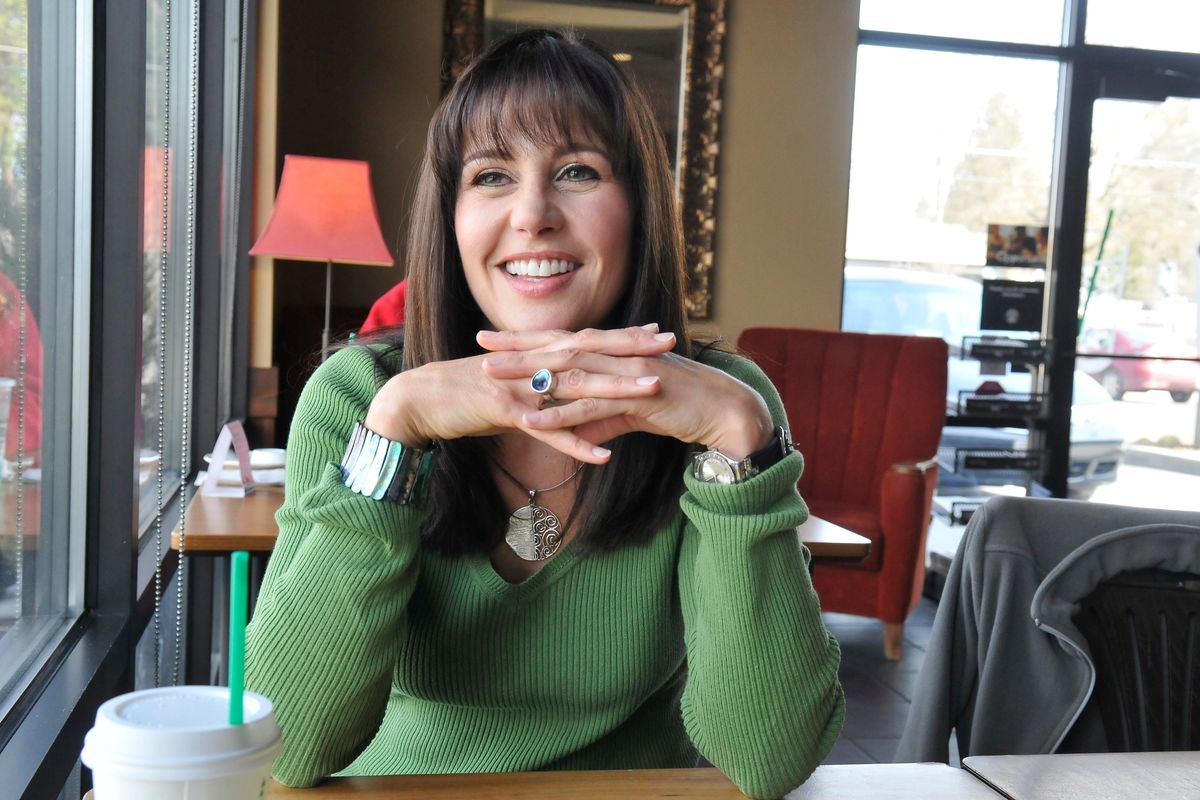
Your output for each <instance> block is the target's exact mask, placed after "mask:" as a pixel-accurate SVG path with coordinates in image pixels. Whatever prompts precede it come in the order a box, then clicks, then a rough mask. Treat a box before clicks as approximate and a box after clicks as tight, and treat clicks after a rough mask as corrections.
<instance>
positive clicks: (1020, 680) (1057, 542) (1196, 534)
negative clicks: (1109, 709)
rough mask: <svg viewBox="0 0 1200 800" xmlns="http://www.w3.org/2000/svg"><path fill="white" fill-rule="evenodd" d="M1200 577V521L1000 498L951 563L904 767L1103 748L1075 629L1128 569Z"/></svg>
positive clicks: (977, 520)
mask: <svg viewBox="0 0 1200 800" xmlns="http://www.w3.org/2000/svg"><path fill="white" fill-rule="evenodd" d="M1150 567H1158V568H1161V569H1167V570H1172V571H1176V572H1192V573H1200V514H1198V513H1191V512H1182V511H1161V510H1153V509H1137V508H1127V507H1124V506H1110V505H1102V504H1099V503H1083V502H1076V501H1070V500H1045V499H1031V498H1009V497H998V498H994V499H992V500H990V501H988V503H987V504H986V505H984V506H983V508H981V509H979V510H978V511H976V512H975V515H974V516H973V517H972V518H971V522H970V524H969V525H968V526H967V530H966V532H965V534H964V536H963V540H962V542H961V544H960V545H959V549H958V553H957V554H956V555H955V556H954V561H953V562H952V564H951V565H950V574H949V575H948V576H947V579H946V586H945V589H944V590H943V593H942V599H941V602H940V604H939V606H938V611H937V616H936V618H935V620H934V623H933V632H932V635H931V637H930V640H929V645H928V648H927V649H926V656H925V662H924V664H923V665H922V667H921V673H920V676H919V679H918V681H917V688H916V692H915V694H914V697H913V703H912V707H911V708H910V709H909V715H908V721H907V723H906V724H905V727H904V734H903V736H902V738H901V739H900V744H899V747H898V748H897V751H896V757H895V760H896V761H898V762H901V761H943V762H944V761H947V759H948V755H949V754H948V745H949V739H950V732H951V730H954V731H955V733H956V735H957V737H958V748H959V754H960V755H961V756H968V755H997V754H1030V753H1052V752H1103V751H1105V750H1107V746H1106V745H1105V739H1104V731H1103V727H1102V725H1101V722H1100V717H1099V713H1098V711H1097V710H1096V708H1095V704H1092V705H1090V706H1089V705H1088V702H1087V701H1088V699H1089V698H1090V697H1091V694H1092V688H1093V686H1094V685H1095V667H1094V666H1093V663H1092V658H1091V654H1090V653H1089V651H1088V646H1087V643H1086V641H1085V640H1084V638H1083V635H1082V634H1081V633H1080V632H1079V630H1078V629H1077V628H1076V627H1075V625H1074V624H1073V623H1072V622H1071V616H1072V615H1073V614H1074V612H1075V611H1076V609H1077V608H1078V603H1079V601H1080V600H1082V599H1083V598H1084V597H1086V596H1087V595H1088V594H1089V593H1090V592H1091V591H1092V589H1093V588H1095V586H1096V584H1097V583H1099V582H1100V581H1102V580H1104V579H1106V578H1109V577H1111V576H1113V575H1116V574H1117V573H1120V572H1124V571H1126V570H1134V569H1144V568H1150Z"/></svg>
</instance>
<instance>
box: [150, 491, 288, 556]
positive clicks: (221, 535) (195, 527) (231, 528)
mask: <svg viewBox="0 0 1200 800" xmlns="http://www.w3.org/2000/svg"><path fill="white" fill-rule="evenodd" d="M281 505H283V487H282V486H259V487H258V488H257V489H256V490H255V491H254V494H251V495H247V496H246V497H212V496H209V495H205V494H199V493H198V492H197V494H195V495H194V496H193V497H192V501H191V502H190V503H188V510H187V520H186V526H185V528H184V542H183V549H184V551H185V552H187V553H194V554H208V555H215V554H222V553H232V552H233V551H234V550H249V551H250V552H252V553H269V552H271V550H273V549H274V548H275V537H276V535H277V534H278V532H279V529H278V528H277V527H276V526H275V512H276V511H278V510H279V507H280V506H281ZM171 547H172V548H174V549H175V550H178V549H179V528H178V527H177V528H175V530H174V531H173V532H172V533H171Z"/></svg>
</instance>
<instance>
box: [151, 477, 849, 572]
mask: <svg viewBox="0 0 1200 800" xmlns="http://www.w3.org/2000/svg"><path fill="white" fill-rule="evenodd" d="M282 503H283V488H282V487H279V486H260V487H258V489H257V490H256V491H255V492H254V494H252V495H249V496H247V497H210V496H208V495H203V494H197V495H195V496H194V497H193V498H192V502H191V503H190V504H189V505H188V512H187V527H186V529H185V532H184V534H185V536H184V539H185V541H184V550H185V551H186V552H188V553H192V554H208V555H215V554H226V553H230V552H233V551H234V550H249V551H250V552H252V553H269V552H271V550H272V549H273V548H274V547H275V537H276V535H277V533H278V529H277V528H276V526H275V512H276V511H278V510H279V506H280V505H281V504H282ZM799 531H800V541H801V542H803V543H804V545H805V546H806V547H808V550H809V552H810V553H812V556H813V558H814V559H816V560H822V561H824V560H828V561H843V560H845V561H861V560H862V559H864V558H866V557H867V553H868V552H869V551H870V549H871V540H870V539H867V538H866V537H865V536H859V535H858V534H857V533H853V532H852V531H848V530H846V529H845V528H843V527H841V526H839V525H835V524H833V523H832V522H829V521H828V520H824V519H818V518H817V517H809V518H808V519H807V520H806V521H805V522H804V524H803V525H801V526H800V528H799ZM171 547H173V548H174V549H176V550H178V549H179V529H178V528H176V529H175V532H174V533H172V534H171Z"/></svg>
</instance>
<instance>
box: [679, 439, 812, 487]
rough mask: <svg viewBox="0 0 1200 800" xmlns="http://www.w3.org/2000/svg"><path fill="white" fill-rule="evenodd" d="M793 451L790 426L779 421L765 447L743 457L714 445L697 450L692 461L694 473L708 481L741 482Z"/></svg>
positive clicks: (699, 478) (702, 479) (697, 478)
mask: <svg viewBox="0 0 1200 800" xmlns="http://www.w3.org/2000/svg"><path fill="white" fill-rule="evenodd" d="M791 451H792V437H791V436H789V435H788V432H787V428H785V427H783V426H782V425H777V426H775V432H774V435H772V436H771V441H769V442H767V446H766V447H764V448H762V449H761V450H755V451H754V452H753V453H751V454H750V455H748V456H746V457H745V458H743V459H741V460H740V461H739V460H737V459H733V458H730V457H729V456H727V455H725V454H724V453H722V452H721V451H720V450H717V449H715V448H713V449H709V450H705V451H704V452H703V453H697V454H696V456H695V458H694V459H693V461H692V475H693V476H694V477H695V478H696V480H698V481H704V482H705V483H721V484H731V483H741V482H742V481H744V480H746V479H748V478H753V477H754V476H755V475H757V474H758V473H760V472H762V471H763V470H764V469H767V468H768V467H771V466H774V465H775V464H777V463H779V462H780V461H782V460H783V458H784V456H786V455H787V454H788V453H790V452H791Z"/></svg>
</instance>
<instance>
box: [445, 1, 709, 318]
mask: <svg viewBox="0 0 1200 800" xmlns="http://www.w3.org/2000/svg"><path fill="white" fill-rule="evenodd" d="M626 2H629V3H631V4H639V5H646V6H657V7H672V8H680V9H687V11H688V14H687V21H688V30H687V35H686V46H685V48H684V54H685V55H684V69H683V71H682V75H683V79H682V86H681V87H680V98H681V100H680V102H681V105H682V109H681V111H682V113H681V114H680V119H681V120H682V124H681V129H680V148H679V150H680V153H679V163H678V172H677V174H678V175H679V176H680V186H679V187H678V191H679V200H680V202H679V213H680V222H681V223H682V228H683V240H684V251H685V264H686V273H687V274H686V284H685V302H686V304H687V310H688V315H689V316H690V317H691V318H692V319H708V318H710V317H711V315H712V310H711V306H712V289H711V286H712V277H713V271H714V269H715V266H716V264H715V245H716V232H717V159H718V156H719V154H720V141H721V140H720V123H721V79H722V77H723V73H724V44H725V0H626ZM577 4H578V5H581V6H586V5H589V4H588V3H586V2H581V3H577ZM595 5H596V6H597V7H604V6H605V5H611V3H609V4H606V3H603V2H597V3H596V4H595ZM484 6H485V0H446V14H445V21H444V36H443V56H442V88H443V93H444V92H445V90H446V89H447V88H449V86H450V85H451V84H453V82H454V81H455V80H456V79H457V78H458V76H459V75H461V74H462V71H463V69H465V68H466V66H467V64H469V63H470V61H471V59H472V58H474V57H475V56H476V55H477V54H478V53H479V52H481V51H482V50H483V47H484V31H485V18H484Z"/></svg>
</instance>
